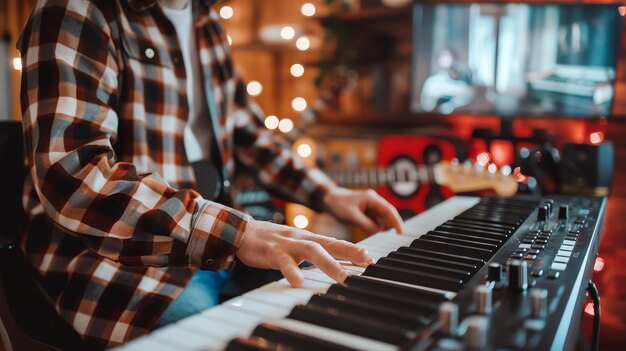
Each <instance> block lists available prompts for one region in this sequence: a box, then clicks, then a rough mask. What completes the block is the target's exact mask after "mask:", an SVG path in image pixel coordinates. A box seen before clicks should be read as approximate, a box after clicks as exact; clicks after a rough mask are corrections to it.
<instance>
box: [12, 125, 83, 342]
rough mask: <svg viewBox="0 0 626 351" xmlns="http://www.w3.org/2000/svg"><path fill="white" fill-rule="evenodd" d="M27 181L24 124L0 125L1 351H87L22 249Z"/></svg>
mask: <svg viewBox="0 0 626 351" xmlns="http://www.w3.org/2000/svg"><path fill="white" fill-rule="evenodd" d="M23 176H24V154H23V138H22V124H21V122H15V121H0V196H1V197H0V338H1V339H2V344H1V345H0V349H1V348H4V350H5V351H13V350H15V351H22V350H28V351H38V350H84V349H85V347H84V345H83V342H82V340H81V338H80V336H79V335H78V333H77V332H76V331H75V330H74V329H73V328H72V327H71V326H70V325H69V324H68V323H67V322H65V320H63V319H62V318H61V316H59V315H58V314H57V313H56V311H55V309H54V302H53V301H52V300H51V299H50V297H49V296H48V295H47V294H46V292H45V290H44V289H43V286H42V284H41V277H40V276H39V275H38V274H37V273H36V272H35V270H34V269H33V268H32V267H31V266H30V264H29V263H28V261H27V260H26V258H25V257H24V254H23V253H22V250H21V249H20V245H19V235H20V232H21V230H23V229H24V228H23V227H24V219H25V215H24V212H23V208H22V183H23Z"/></svg>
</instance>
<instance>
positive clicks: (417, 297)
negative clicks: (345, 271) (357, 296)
mask: <svg viewBox="0 0 626 351" xmlns="http://www.w3.org/2000/svg"><path fill="white" fill-rule="evenodd" d="M343 284H344V285H345V286H347V287H348V288H353V287H354V288H362V289H366V290H370V291H373V292H376V293H380V294H385V295H387V296H391V297H394V298H397V299H398V300H414V301H416V302H418V301H422V302H430V303H434V304H439V303H441V302H444V301H446V300H447V299H446V297H445V296H444V295H442V294H441V293H437V292H433V291H428V290H423V289H417V288H413V287H410V286H403V285H398V284H394V283H392V282H384V281H380V280H377V279H372V278H368V277H364V276H357V275H353V276H351V277H349V278H348V279H346V280H345V281H344V282H343Z"/></svg>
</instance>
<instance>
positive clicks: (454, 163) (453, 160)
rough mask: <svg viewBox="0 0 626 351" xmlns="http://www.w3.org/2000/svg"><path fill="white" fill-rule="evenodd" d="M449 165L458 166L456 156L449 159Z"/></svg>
mask: <svg viewBox="0 0 626 351" xmlns="http://www.w3.org/2000/svg"><path fill="white" fill-rule="evenodd" d="M450 165H451V166H452V167H456V166H458V165H459V159H458V158H456V157H455V158H453V159H451V160H450Z"/></svg>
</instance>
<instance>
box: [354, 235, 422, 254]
mask: <svg viewBox="0 0 626 351" xmlns="http://www.w3.org/2000/svg"><path fill="white" fill-rule="evenodd" d="M413 240H415V236H409V235H404V234H395V233H379V234H374V235H372V236H370V237H369V238H367V239H364V240H363V241H361V242H360V243H359V244H367V245H372V246H376V247H381V248H385V249H386V250H388V251H389V252H391V251H394V250H396V249H397V248H399V247H401V246H408V245H410V244H411V243H412V242H413Z"/></svg>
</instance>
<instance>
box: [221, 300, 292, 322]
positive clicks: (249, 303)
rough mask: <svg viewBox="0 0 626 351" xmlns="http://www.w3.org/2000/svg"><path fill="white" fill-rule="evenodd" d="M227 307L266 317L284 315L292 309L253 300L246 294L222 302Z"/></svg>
mask: <svg viewBox="0 0 626 351" xmlns="http://www.w3.org/2000/svg"><path fill="white" fill-rule="evenodd" d="M222 305H223V306H224V307H226V308H230V309H234V310H239V311H247V312H250V313H253V314H256V315H259V316H263V317H266V318H268V319H269V318H280V317H284V316H286V315H287V314H289V312H290V311H291V309H290V308H285V307H278V306H274V305H268V304H266V303H262V302H259V301H255V300H252V299H250V298H248V297H245V296H240V297H236V298H234V299H230V300H228V301H226V302H224V303H223V304H222Z"/></svg>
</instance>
